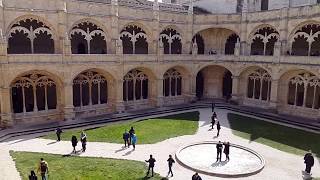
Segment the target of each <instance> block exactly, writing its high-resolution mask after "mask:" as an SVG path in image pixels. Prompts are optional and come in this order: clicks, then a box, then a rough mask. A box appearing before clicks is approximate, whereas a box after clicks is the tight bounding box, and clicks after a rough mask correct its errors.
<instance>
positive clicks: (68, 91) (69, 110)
mask: <svg viewBox="0 0 320 180" xmlns="http://www.w3.org/2000/svg"><path fill="white" fill-rule="evenodd" d="M63 88H64V107H63V112H64V120H75V112H74V106H73V87H72V83H65V84H64V87H63Z"/></svg>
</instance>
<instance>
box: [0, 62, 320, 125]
mask: <svg viewBox="0 0 320 180" xmlns="http://www.w3.org/2000/svg"><path fill="white" fill-rule="evenodd" d="M229 69H230V68H226V67H223V66H220V65H208V66H205V67H203V68H200V69H199V70H197V71H195V72H192V71H189V70H188V68H185V67H183V66H175V67H171V68H167V70H164V71H163V72H162V73H154V72H155V71H156V70H155V71H153V70H152V69H150V68H145V67H141V68H140V67H137V68H133V69H131V70H129V71H127V72H126V73H124V76H123V77H122V78H121V77H115V75H113V74H110V73H108V72H106V71H104V70H101V69H88V70H85V71H82V72H80V73H78V74H77V75H75V76H74V77H73V79H72V78H71V77H70V79H72V80H71V81H70V82H64V81H63V80H62V79H61V78H59V77H58V76H56V75H54V74H52V73H49V72H47V71H38V70H34V71H28V72H25V73H23V74H20V75H19V76H18V77H15V78H14V79H13V80H12V81H11V83H10V86H9V88H8V93H5V92H4V91H6V89H2V93H1V96H5V95H6V94H8V95H9V96H10V97H2V98H1V100H2V101H3V100H5V99H7V100H9V101H10V102H9V103H7V104H8V105H6V103H3V102H2V103H1V106H2V107H1V114H2V116H1V123H2V125H13V124H15V123H21V122H30V121H36V122H41V121H46V120H63V119H74V118H76V117H88V116H95V115H99V114H106V113H112V112H117V111H124V110H132V109H143V108H150V107H160V106H169V105H176V104H184V103H188V102H190V101H193V100H197V99H205V98H232V100H234V101H237V102H238V103H239V104H243V105H249V106H259V107H263V108H272V109H276V110H277V111H278V112H279V113H290V114H295V115H301V113H302V112H304V113H303V114H305V115H308V117H312V118H315V117H318V116H319V107H320V81H319V77H318V76H316V75H315V74H313V73H312V72H310V71H307V70H291V71H287V72H284V73H283V74H281V75H280V76H278V78H274V77H273V76H272V73H271V72H270V71H269V70H267V69H264V68H262V67H258V66H250V67H248V68H245V69H244V70H242V71H241V72H238V73H235V71H233V70H229ZM67 79H69V77H68V78H67ZM4 111H8V112H4ZM305 112H308V113H305ZM4 114H6V115H7V116H6V117H4ZM8 114H10V117H9V118H8Z"/></svg>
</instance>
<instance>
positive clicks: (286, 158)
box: [0, 109, 320, 180]
mask: <svg viewBox="0 0 320 180" xmlns="http://www.w3.org/2000/svg"><path fill="white" fill-rule="evenodd" d="M199 111H200V122H199V130H198V132H197V133H196V134H195V135H186V136H181V137H177V138H171V139H167V140H165V141H162V142H159V143H156V144H151V145H137V147H136V150H135V151H132V149H124V148H122V145H120V144H112V143H99V142H89V143H88V144H87V147H88V149H87V151H86V152H85V153H83V154H81V155H80V156H88V157H110V158H118V159H130V160H138V161H144V160H145V159H147V158H148V157H149V154H153V155H154V157H155V158H156V160H157V162H156V167H155V171H156V172H158V173H160V174H161V175H162V176H166V175H167V162H166V160H167V158H168V155H169V154H172V155H174V154H175V152H176V151H177V150H178V149H179V147H181V146H184V145H186V144H190V143H194V142H199V141H212V140H216V141H218V140H221V141H230V142H232V143H235V144H239V145H242V146H246V147H248V148H250V149H253V150H254V151H256V152H258V153H259V154H260V155H262V156H263V157H264V158H265V160H266V166H265V168H264V169H263V170H262V171H261V172H260V173H258V174H256V175H253V176H249V177H244V178H238V179H248V180H260V179H261V180H266V179H268V180H270V179H271V180H273V179H274V180H277V179H281V180H286V179H288V180H293V179H302V172H301V171H302V170H303V169H304V164H303V157H302V156H297V155H293V154H289V153H285V152H281V151H279V150H276V149H273V148H271V147H268V146H265V145H262V144H259V143H255V142H250V141H248V140H245V139H242V138H240V137H237V136H234V135H232V132H231V130H230V129H229V128H228V127H229V124H228V121H227V118H226V116H227V112H228V111H226V110H219V109H217V110H216V111H217V114H218V118H219V120H220V123H221V125H222V129H221V133H220V136H219V137H218V138H214V136H215V133H216V132H215V131H209V126H210V116H211V110H210V109H200V110H199ZM138 138H139V137H138ZM78 148H79V149H80V147H78ZM9 150H15V151H30V152H45V153H54V154H69V153H70V152H71V150H72V147H71V143H70V142H67V141H62V142H58V143H56V142H55V141H53V140H45V139H39V138H33V136H25V137H23V138H20V139H17V140H12V141H8V142H5V143H0V167H1V168H0V175H1V176H0V180H2V178H3V177H5V178H4V179H5V180H17V179H19V178H18V176H19V175H18V172H17V170H16V169H15V166H14V163H13V161H12V158H11V157H10V156H9V153H8V151H9ZM212 153H214V154H215V153H216V152H215V150H214V151H213V152H212ZM230 158H232V152H231V154H230ZM35 161H38V160H35ZM48 163H49V164H50V162H48ZM235 168H237V167H235ZM173 172H174V177H173V178H170V179H172V180H174V179H177V180H182V179H185V180H188V179H191V176H192V174H193V173H194V172H192V171H190V170H188V169H186V168H184V167H182V166H180V165H179V164H178V163H176V164H175V165H174V167H173ZM312 172H313V174H314V176H316V177H320V164H319V161H318V160H316V161H315V166H314V167H313V169H312ZM201 176H202V177H203V179H204V180H207V179H208V180H210V179H219V178H216V177H210V176H206V175H201Z"/></svg>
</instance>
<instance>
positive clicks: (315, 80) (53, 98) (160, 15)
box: [0, 0, 320, 126]
mask: <svg viewBox="0 0 320 180" xmlns="http://www.w3.org/2000/svg"><path fill="white" fill-rule="evenodd" d="M221 1H223V2H225V5H228V6H227V7H226V8H225V12H220V11H223V9H224V8H223V7H221V8H220V9H219V11H217V12H219V13H215V11H212V12H211V11H209V10H204V9H203V8H201V7H198V6H197V5H196V3H197V2H192V1H190V2H187V3H186V2H184V4H170V3H168V4H166V3H159V2H157V1H155V2H150V1H144V0H54V1H52V0H0V62H1V64H0V68H1V71H0V72H1V76H0V77H1V78H0V113H1V120H0V122H1V123H0V124H1V126H12V125H15V124H18V123H30V122H37V123H41V122H45V121H47V120H63V119H76V118H77V117H88V116H96V115H100V114H105V113H114V112H122V111H126V110H132V109H144V108H150V107H161V106H169V105H174V104H183V103H189V102H191V101H194V100H197V99H201V98H223V97H231V98H232V99H233V100H234V101H237V102H238V103H239V104H242V105H247V106H255V107H261V108H266V109H273V110H275V111H277V112H279V113H284V114H286V113H288V114H293V115H300V116H306V117H309V118H313V119H317V118H319V115H320V110H319V107H320V82H319V78H320V71H319V65H320V36H319V35H320V13H319V12H320V6H319V5H317V2H313V1H312V2H311V1H308V2H309V3H310V4H304V3H302V4H301V6H300V5H299V3H298V1H297V2H295V1H288V0H287V1H284V0H283V1H277V2H281V6H280V5H279V6H275V2H273V1H270V2H264V1H263V2H262V1H254V2H253V1H251V0H240V1H239V0H238V1H237V0H235V1H234V3H231V4H232V5H233V6H232V7H230V3H228V2H229V1H230V0H229V1H228V0H221ZM271 2H273V4H272V3H271ZM301 2H302V1H301ZM219 3H221V2H219ZM259 3H261V7H260V5H259ZM268 3H271V5H272V6H271V5H270V4H269V8H268V6H267V9H269V10H267V9H266V7H264V6H266V4H267V5H268ZM257 4H258V5H257ZM222 5H223V3H222ZM276 7H279V8H276ZM230 8H231V10H230ZM261 10H263V11H261Z"/></svg>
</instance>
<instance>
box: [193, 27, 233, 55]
mask: <svg viewBox="0 0 320 180" xmlns="http://www.w3.org/2000/svg"><path fill="white" fill-rule="evenodd" d="M236 36H237V35H236V33H235V32H233V31H232V30H229V29H225V28H209V29H205V30H202V31H200V32H198V33H197V34H196V35H195V36H194V37H193V38H192V42H196V43H197V45H198V54H225V53H226V52H225V51H226V46H227V50H228V53H230V52H232V51H233V52H234V47H235V43H236V42H237V37H236Z"/></svg>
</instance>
